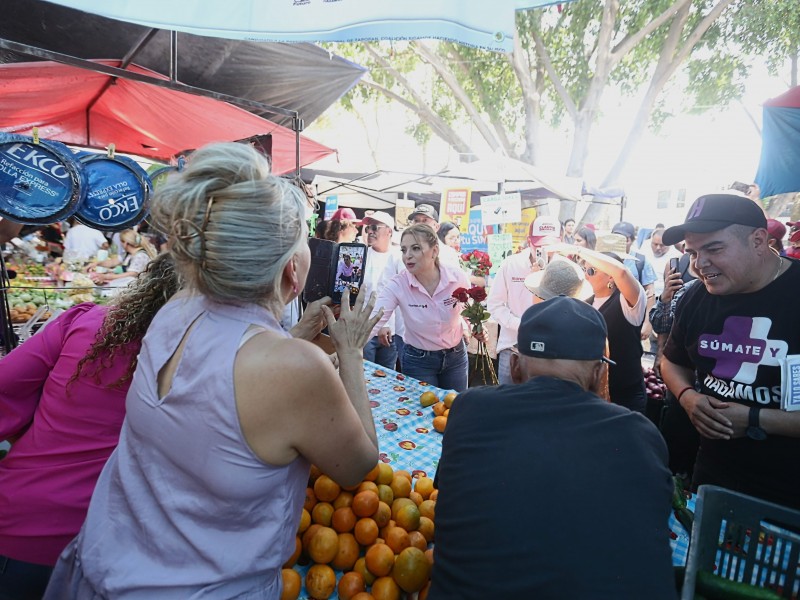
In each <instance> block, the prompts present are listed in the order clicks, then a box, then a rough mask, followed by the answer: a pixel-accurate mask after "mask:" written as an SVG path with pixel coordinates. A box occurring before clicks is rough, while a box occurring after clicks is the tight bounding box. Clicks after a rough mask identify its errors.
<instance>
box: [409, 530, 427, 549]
mask: <svg viewBox="0 0 800 600" xmlns="http://www.w3.org/2000/svg"><path fill="white" fill-rule="evenodd" d="M408 541H409V542H411V547H412V548H419V549H420V550H422V551H423V552H425V550H427V549H428V540H426V539H425V536H424V535H422V534H421V533H420V532H419V531H410V532H409V533H408Z"/></svg>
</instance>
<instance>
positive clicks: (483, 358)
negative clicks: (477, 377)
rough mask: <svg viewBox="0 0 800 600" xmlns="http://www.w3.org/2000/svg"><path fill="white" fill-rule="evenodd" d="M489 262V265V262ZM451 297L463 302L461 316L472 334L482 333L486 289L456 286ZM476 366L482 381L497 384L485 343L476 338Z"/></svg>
mask: <svg viewBox="0 0 800 600" xmlns="http://www.w3.org/2000/svg"><path fill="white" fill-rule="evenodd" d="M481 254H483V253H481ZM487 260H488V256H487ZM489 264H490V265H491V263H489ZM487 273H488V270H487ZM453 298H455V299H456V300H458V301H459V302H463V303H464V305H465V306H464V310H462V311H461V316H462V317H464V318H465V319H466V320H467V321H469V324H470V327H472V334H473V335H476V334H479V333H482V332H483V323H484V321H486V320H487V319H488V318H489V317H490V316H491V315H490V314H489V312H488V311H487V310H486V307H485V306H484V305H483V301H484V300H486V290H485V289H484V288H482V287H479V286H475V285H474V286H472V287H471V288H470V289H466V288H458V289H457V290H456V291H454V292H453ZM476 366H477V368H478V369H479V370H480V372H481V375H482V377H483V380H484V381H491V382H492V383H493V384H494V385H497V373H495V370H494V364H493V363H492V359H491V357H490V356H489V350H488V349H487V348H486V343H485V342H483V341H481V340H478V362H477V364H476ZM487 375H488V379H487Z"/></svg>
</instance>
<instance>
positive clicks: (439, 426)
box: [433, 415, 447, 433]
mask: <svg viewBox="0 0 800 600" xmlns="http://www.w3.org/2000/svg"><path fill="white" fill-rule="evenodd" d="M445 427H447V417H445V416H444V415H442V416H441V417H434V418H433V428H434V429H435V430H436V431H438V432H439V433H443V432H444V429H445Z"/></svg>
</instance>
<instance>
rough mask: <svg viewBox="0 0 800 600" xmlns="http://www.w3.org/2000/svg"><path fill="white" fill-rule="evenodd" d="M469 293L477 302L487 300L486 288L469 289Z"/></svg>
mask: <svg viewBox="0 0 800 600" xmlns="http://www.w3.org/2000/svg"><path fill="white" fill-rule="evenodd" d="M467 293H468V294H469V296H470V298H472V299H473V300H475V302H483V301H484V300H486V289H485V288H482V287H479V286H473V287H471V288H470V289H469V291H468V292H467Z"/></svg>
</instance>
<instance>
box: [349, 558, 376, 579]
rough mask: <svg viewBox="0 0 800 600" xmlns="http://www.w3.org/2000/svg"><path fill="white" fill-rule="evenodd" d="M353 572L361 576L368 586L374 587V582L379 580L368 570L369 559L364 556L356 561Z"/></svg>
mask: <svg viewBox="0 0 800 600" xmlns="http://www.w3.org/2000/svg"><path fill="white" fill-rule="evenodd" d="M353 571H355V572H356V573H358V574H360V575H361V576H362V577H363V578H364V582H365V583H366V584H367V585H372V582H373V581H375V579H377V578H376V577H375V575H373V574H372V573H370V572H369V569H367V559H366V557H364V556H362V557H361V558H359V559H358V560H357V561H356V564H354V565H353Z"/></svg>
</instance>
